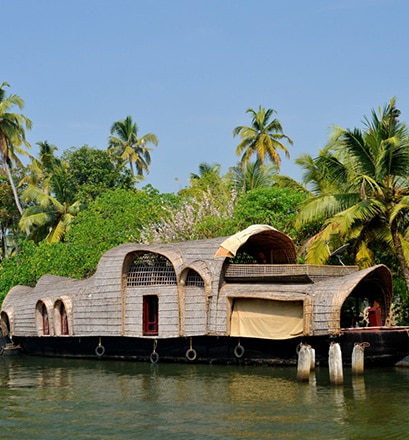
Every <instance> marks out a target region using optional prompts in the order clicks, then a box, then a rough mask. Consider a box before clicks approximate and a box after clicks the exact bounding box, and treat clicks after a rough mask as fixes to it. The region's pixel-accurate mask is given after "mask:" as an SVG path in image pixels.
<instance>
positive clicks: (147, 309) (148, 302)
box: [143, 295, 159, 335]
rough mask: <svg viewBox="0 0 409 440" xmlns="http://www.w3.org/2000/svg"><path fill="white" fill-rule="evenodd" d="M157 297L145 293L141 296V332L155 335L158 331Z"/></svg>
mask: <svg viewBox="0 0 409 440" xmlns="http://www.w3.org/2000/svg"><path fill="white" fill-rule="evenodd" d="M158 303H159V301H158V297H157V296H156V295H146V296H144V297H143V334H144V335H157V334H158V333H159V316H158V310H159V307H158V305H159V304H158Z"/></svg>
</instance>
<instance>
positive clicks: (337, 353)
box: [328, 342, 344, 385]
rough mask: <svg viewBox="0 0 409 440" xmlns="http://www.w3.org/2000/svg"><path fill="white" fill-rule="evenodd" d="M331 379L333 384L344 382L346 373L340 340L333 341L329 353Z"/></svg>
mask: <svg viewBox="0 0 409 440" xmlns="http://www.w3.org/2000/svg"><path fill="white" fill-rule="evenodd" d="M328 368H329V380H330V382H331V384H333V385H339V384H342V383H343V381H344V373H343V370H342V353H341V347H340V345H339V344H338V342H331V344H330V346H329V354H328Z"/></svg>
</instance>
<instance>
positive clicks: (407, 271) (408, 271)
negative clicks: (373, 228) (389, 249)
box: [391, 223, 409, 292]
mask: <svg viewBox="0 0 409 440" xmlns="http://www.w3.org/2000/svg"><path fill="white" fill-rule="evenodd" d="M391 232H392V239H393V245H394V247H395V253H396V257H397V259H398V262H399V266H400V270H401V272H402V275H403V278H404V280H405V283H406V290H407V292H409V267H408V264H407V262H406V259H405V255H404V253H403V249H402V243H401V241H400V236H399V232H398V229H397V227H396V224H395V223H393V224H392V225H391Z"/></svg>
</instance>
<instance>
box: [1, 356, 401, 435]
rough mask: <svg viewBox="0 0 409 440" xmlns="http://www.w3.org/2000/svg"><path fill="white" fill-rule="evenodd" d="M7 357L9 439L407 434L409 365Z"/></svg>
mask: <svg viewBox="0 0 409 440" xmlns="http://www.w3.org/2000/svg"><path fill="white" fill-rule="evenodd" d="M344 375H345V380H344V384H343V385H341V386H331V385H330V384H329V379H328V370H327V369H322V368H321V369H318V370H317V371H316V372H315V374H313V375H312V376H311V380H310V382H309V383H300V382H297V380H296V371H295V368H293V367H286V368H277V367H238V366H210V365H186V364H157V365H154V366H153V365H150V364H144V363H131V362H114V361H97V360H95V361H82V360H67V359H41V358H35V357H25V356H16V357H1V358H0V399H1V400H0V435H1V437H2V438H4V439H44V440H45V439H111V440H112V439H178V440H179V439H209V440H210V439H318V440H319V439H326V440H328V439H331V440H341V439H348V440H354V439H356V440H358V439H407V438H409V415H408V410H407V404H408V397H409V369H396V368H389V369H366V371H365V374H364V376H363V377H360V378H356V377H353V376H352V375H351V374H350V372H349V371H348V370H347V369H346V370H345V371H344Z"/></svg>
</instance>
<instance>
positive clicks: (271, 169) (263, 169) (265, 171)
mask: <svg viewBox="0 0 409 440" xmlns="http://www.w3.org/2000/svg"><path fill="white" fill-rule="evenodd" d="M277 173H278V167H277V165H275V164H264V165H263V164H262V163H261V161H260V159H257V160H256V161H255V162H247V163H246V164H242V163H239V164H238V165H236V166H235V167H232V168H230V170H229V179H230V182H231V185H232V187H233V188H234V189H235V190H236V191H237V192H248V191H250V190H252V189H256V188H271V187H272V186H273V185H274V184H275V182H276V177H277Z"/></svg>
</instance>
